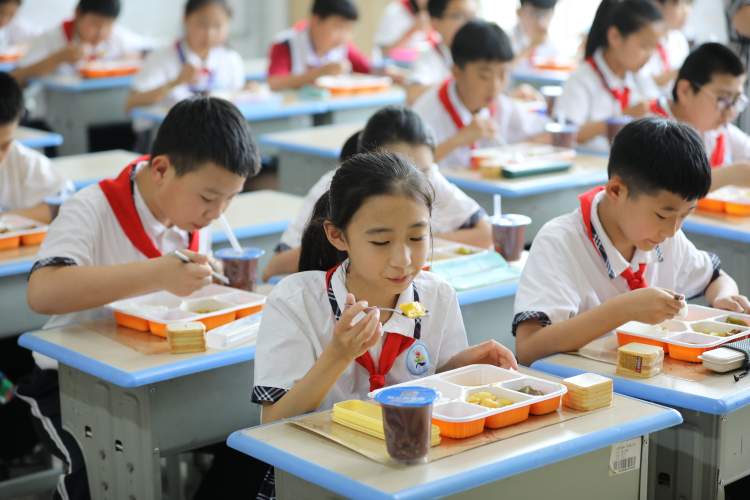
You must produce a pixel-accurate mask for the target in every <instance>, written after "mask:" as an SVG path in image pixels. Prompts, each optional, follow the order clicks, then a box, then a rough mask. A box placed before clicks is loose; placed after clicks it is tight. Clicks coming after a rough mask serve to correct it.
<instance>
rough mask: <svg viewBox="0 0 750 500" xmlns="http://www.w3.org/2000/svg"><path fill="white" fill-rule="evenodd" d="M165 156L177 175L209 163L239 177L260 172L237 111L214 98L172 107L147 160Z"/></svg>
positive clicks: (254, 147) (254, 148)
mask: <svg viewBox="0 0 750 500" xmlns="http://www.w3.org/2000/svg"><path fill="white" fill-rule="evenodd" d="M159 155H167V156H169V159H170V160H171V162H172V164H173V165H174V167H175V170H176V171H177V175H184V174H186V173H188V172H191V171H194V170H197V169H199V168H200V167H201V166H202V165H203V164H204V163H207V162H212V163H215V164H216V165H218V166H220V167H222V168H225V169H227V170H229V171H230V172H232V173H234V174H237V175H240V176H242V177H252V176H254V175H256V174H257V173H258V172H259V171H260V157H259V155H258V147H257V145H256V144H255V140H254V139H253V136H252V134H251V132H250V126H249V125H248V123H247V121H246V120H245V118H244V117H243V116H242V113H240V110H239V109H237V107H236V106H235V105H234V104H232V103H231V102H229V101H226V100H224V99H218V98H215V97H202V96H201V97H192V98H190V99H185V100H183V101H180V102H179V103H177V104H175V105H174V107H173V108H172V109H171V110H170V111H169V113H167V116H166V118H164V121H163V122H162V124H161V126H160V127H159V131H158V132H157V133H156V139H155V140H154V145H153V146H152V147H151V157H152V158H153V157H155V156H159Z"/></svg>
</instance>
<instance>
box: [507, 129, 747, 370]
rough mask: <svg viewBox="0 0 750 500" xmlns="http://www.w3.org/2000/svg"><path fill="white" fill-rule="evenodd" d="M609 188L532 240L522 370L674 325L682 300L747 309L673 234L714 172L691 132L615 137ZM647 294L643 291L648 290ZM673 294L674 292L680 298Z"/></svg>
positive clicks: (524, 284) (519, 316)
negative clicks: (622, 334) (632, 327)
mask: <svg viewBox="0 0 750 500" xmlns="http://www.w3.org/2000/svg"><path fill="white" fill-rule="evenodd" d="M608 171H609V181H608V182H607V184H606V186H604V187H600V188H596V189H593V190H591V191H589V192H587V193H584V194H582V195H581V196H580V202H581V207H580V209H578V210H576V211H575V212H573V213H571V214H568V215H563V216H561V217H557V218H556V219H553V220H552V221H550V222H549V223H547V224H546V225H545V226H544V227H543V228H542V229H541V231H540V232H539V234H537V236H536V238H535V239H534V245H533V246H532V247H531V253H530V254H529V258H528V261H527V263H526V266H525V267H524V270H523V274H522V275H521V281H520V283H519V287H518V293H517V295H516V301H515V317H514V320H513V333H514V334H515V335H516V352H517V353H518V358H519V360H520V361H521V362H522V363H524V364H531V363H532V362H533V361H534V360H537V359H539V358H542V357H544V356H548V355H550V354H553V353H557V352H567V351H574V350H576V349H580V348H581V347H583V346H584V345H585V344H587V343H589V342H591V341H592V340H594V339H596V338H598V337H600V336H601V335H604V334H606V333H607V332H610V331H612V330H614V329H615V328H616V327H618V326H620V325H622V324H624V323H626V322H628V321H641V322H644V323H649V324H658V323H660V322H662V321H665V320H667V319H670V318H673V317H674V316H675V315H676V314H677V313H678V312H679V310H680V308H681V306H682V305H683V304H684V302H683V300H681V299H682V298H681V297H680V296H679V295H682V296H684V297H688V298H691V297H696V296H700V295H705V297H706V301H707V302H708V303H709V304H710V305H711V306H712V307H717V308H720V309H726V310H730V311H736V312H742V311H750V303H748V301H747V299H746V298H745V297H744V296H742V295H739V292H738V290H737V284H736V283H735V282H734V280H733V279H732V278H731V277H729V276H728V275H727V274H726V273H724V272H723V271H721V270H720V263H719V259H718V257H716V256H715V255H711V254H709V253H707V252H702V251H699V250H697V249H696V248H695V246H693V244H692V243H691V242H690V241H689V240H688V239H687V238H686V237H685V234H684V233H683V232H682V231H681V230H680V226H681V225H682V222H683V220H684V219H685V217H687V216H688V215H689V214H691V213H692V212H693V210H695V206H696V204H697V201H698V199H699V198H702V197H703V196H705V195H706V193H707V192H708V189H709V186H710V184H711V168H710V166H709V164H708V158H707V157H706V153H705V151H704V149H703V143H702V141H701V139H700V137H699V136H698V134H696V133H695V131H694V130H693V129H692V128H691V127H690V126H688V125H684V124H680V123H677V122H675V121H672V120H664V119H660V118H644V119H640V120H637V121H635V122H632V123H630V124H628V125H627V126H625V127H624V128H623V129H622V130H621V131H620V133H619V134H618V135H617V136H616V138H615V141H614V144H613V145H612V151H611V153H610V157H609V165H608ZM649 287H650V288H649ZM678 294H679V295H678Z"/></svg>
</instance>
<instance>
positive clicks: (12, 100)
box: [0, 72, 24, 125]
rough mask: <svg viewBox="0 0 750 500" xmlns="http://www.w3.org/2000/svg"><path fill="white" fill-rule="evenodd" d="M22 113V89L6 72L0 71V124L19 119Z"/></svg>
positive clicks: (7, 123)
mask: <svg viewBox="0 0 750 500" xmlns="http://www.w3.org/2000/svg"><path fill="white" fill-rule="evenodd" d="M23 113H24V103H23V90H21V86H20V85H18V82H17V81H16V80H15V78H13V77H12V76H10V74H8V73H2V72H0V125H9V124H11V123H15V122H18V121H20V120H21V117H22V116H23Z"/></svg>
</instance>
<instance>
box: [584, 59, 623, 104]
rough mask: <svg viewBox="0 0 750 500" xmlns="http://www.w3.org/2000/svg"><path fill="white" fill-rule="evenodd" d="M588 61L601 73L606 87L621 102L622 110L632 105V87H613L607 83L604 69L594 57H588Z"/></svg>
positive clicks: (600, 75)
mask: <svg viewBox="0 0 750 500" xmlns="http://www.w3.org/2000/svg"><path fill="white" fill-rule="evenodd" d="M586 62H587V63H589V64H590V65H591V67H592V68H593V69H594V72H595V73H596V74H597V75H599V79H600V80H601V82H602V85H603V86H604V88H605V89H607V91H608V92H609V93H610V94H612V97H614V98H615V100H616V101H617V102H618V103H620V110H622V111H625V110H626V109H627V108H628V106H629V105H630V88H628V87H623V88H621V89H613V88H612V87H610V86H609V84H608V83H607V79H606V78H605V77H604V73H602V70H601V69H600V68H599V65H598V64H596V61H595V60H594V58H593V57H589V58H588V59H586Z"/></svg>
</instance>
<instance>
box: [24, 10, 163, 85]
mask: <svg viewBox="0 0 750 500" xmlns="http://www.w3.org/2000/svg"><path fill="white" fill-rule="evenodd" d="M119 15H120V0H79V2H78V5H77V6H76V9H75V15H74V16H73V19H69V20H67V21H64V22H63V23H62V24H61V25H58V26H55V27H53V28H52V29H50V30H49V31H47V32H45V33H42V34H41V35H39V36H38V37H37V38H35V39H34V40H33V41H32V43H31V47H30V48H29V51H28V52H27V53H26V55H25V56H24V57H23V58H22V59H21V61H20V62H19V66H20V67H19V68H18V69H16V70H15V71H14V72H13V76H14V77H16V79H18V80H19V81H20V82H21V83H22V84H25V83H26V82H28V80H29V79H32V78H39V77H43V76H47V75H51V74H57V73H59V74H75V73H76V71H77V67H76V66H77V65H78V64H79V63H81V62H83V61H85V60H95V59H102V60H121V59H124V58H126V57H128V56H132V55H135V54H140V53H141V52H142V51H144V50H149V49H151V48H152V43H151V41H150V40H148V39H147V38H146V37H142V36H140V35H137V34H135V33H132V32H130V31H128V30H126V29H125V28H122V27H121V26H118V25H117V24H116V23H115V21H116V20H117V17H118V16H119Z"/></svg>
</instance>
